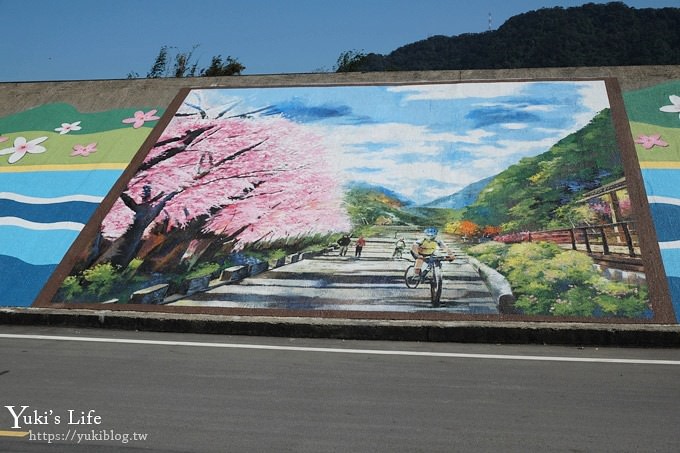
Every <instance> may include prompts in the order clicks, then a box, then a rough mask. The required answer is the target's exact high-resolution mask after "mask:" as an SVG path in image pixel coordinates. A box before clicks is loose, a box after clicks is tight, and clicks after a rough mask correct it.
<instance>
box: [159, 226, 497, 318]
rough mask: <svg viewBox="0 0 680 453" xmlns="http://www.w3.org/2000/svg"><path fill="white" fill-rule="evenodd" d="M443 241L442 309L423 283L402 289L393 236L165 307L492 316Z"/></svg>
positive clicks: (489, 301) (403, 263) (490, 303)
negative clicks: (358, 249) (357, 252)
mask: <svg viewBox="0 0 680 453" xmlns="http://www.w3.org/2000/svg"><path fill="white" fill-rule="evenodd" d="M403 236H404V239H405V241H406V243H407V244H409V245H410V244H412V243H413V242H414V241H415V239H416V238H417V236H416V233H415V232H413V233H407V234H405V235H403ZM444 241H445V242H446V243H447V244H448V245H449V246H451V249H452V250H453V251H454V253H455V254H456V257H457V259H456V261H454V262H452V263H446V262H444V263H443V264H442V266H443V271H444V272H443V280H444V285H443V292H442V299H441V302H442V306H441V307H438V308H433V307H432V306H431V301H430V291H429V285H428V284H422V285H420V286H419V287H418V288H415V289H409V288H407V287H406V285H405V283H404V271H405V270H406V268H407V267H408V266H410V265H411V264H413V259H412V258H411V257H410V254H409V253H408V252H407V251H405V252H404V253H403V255H402V258H401V259H393V258H392V255H393V252H394V245H395V242H396V240H395V239H394V238H393V237H372V238H367V240H366V246H365V247H364V248H363V250H362V253H361V257H359V258H357V257H355V256H354V254H355V247H354V244H355V243H356V238H354V240H353V243H352V246H351V247H350V249H349V251H348V252H347V255H346V256H340V255H339V251H337V250H336V251H333V252H330V253H327V254H323V255H320V256H316V257H313V258H310V259H305V260H302V261H299V262H296V263H292V264H289V265H286V266H283V267H280V268H277V269H272V270H270V271H268V272H265V273H262V274H259V275H256V276H254V277H250V278H247V279H245V280H243V281H241V282H240V283H239V284H231V285H223V286H218V287H216V288H215V289H212V290H210V291H206V292H204V293H196V294H193V295H192V296H189V297H185V298H182V299H181V300H180V301H177V302H174V303H171V304H169V305H178V306H208V307H229V308H235V307H237V308H284V309H292V310H360V311H391V312H402V311H407V312H414V311H429V310H435V311H437V312H447V313H465V314H497V313H498V309H497V306H496V303H495V302H494V300H493V298H492V296H491V294H490V293H489V290H488V288H487V287H486V285H485V283H484V282H483V281H482V279H481V278H480V276H479V274H478V272H477V271H476V270H475V268H474V267H473V266H472V265H471V264H470V263H468V261H467V256H466V255H464V254H463V253H462V252H461V250H460V248H459V247H458V246H456V245H455V244H453V243H452V242H451V239H450V238H444ZM407 249H408V247H407Z"/></svg>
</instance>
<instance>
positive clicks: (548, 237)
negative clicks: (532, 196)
mask: <svg viewBox="0 0 680 453" xmlns="http://www.w3.org/2000/svg"><path fill="white" fill-rule="evenodd" d="M526 236H527V240H528V241H548V242H554V243H557V244H560V245H567V246H570V247H571V249H573V250H581V251H585V252H587V253H589V254H601V255H623V256H629V257H631V258H634V257H639V256H640V244H639V242H638V234H637V230H636V228H635V223H634V222H618V223H609V224H605V225H592V226H585V227H578V228H568V229H567V228H565V229H560V230H548V231H533V232H530V233H527V235H526Z"/></svg>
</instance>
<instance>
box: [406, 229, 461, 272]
mask: <svg viewBox="0 0 680 453" xmlns="http://www.w3.org/2000/svg"><path fill="white" fill-rule="evenodd" d="M423 233H424V234H425V237H424V238H422V239H419V240H417V241H416V242H415V243H414V244H413V246H412V247H411V255H413V258H415V259H416V263H415V268H414V271H415V274H416V275H420V269H421V268H422V267H423V262H424V260H425V258H427V257H429V256H432V255H434V254H435V252H437V251H438V250H440V249H441V250H443V251H444V252H445V253H446V259H447V260H449V261H453V260H454V259H455V255H454V254H453V252H452V251H451V249H450V248H449V247H448V246H447V245H446V244H444V242H442V241H441V240H440V239H438V238H437V234H438V233H439V230H437V229H436V228H435V227H428V228H425V230H424V231H423Z"/></svg>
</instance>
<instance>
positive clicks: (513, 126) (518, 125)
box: [501, 123, 529, 130]
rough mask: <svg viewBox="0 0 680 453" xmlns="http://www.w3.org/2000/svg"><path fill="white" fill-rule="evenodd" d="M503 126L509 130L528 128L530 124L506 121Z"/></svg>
mask: <svg viewBox="0 0 680 453" xmlns="http://www.w3.org/2000/svg"><path fill="white" fill-rule="evenodd" d="M501 127H502V128H503V129H509V130H520V129H526V128H527V127H529V125H528V124H526V123H504V124H501Z"/></svg>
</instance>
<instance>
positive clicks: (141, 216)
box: [97, 117, 350, 267]
mask: <svg viewBox="0 0 680 453" xmlns="http://www.w3.org/2000/svg"><path fill="white" fill-rule="evenodd" d="M325 155H326V148H325V147H324V146H323V145H322V141H321V138H320V137H318V136H315V135H313V134H311V133H309V132H308V131H306V130H305V129H304V128H303V127H302V126H300V125H298V124H297V123H294V122H291V121H289V120H286V119H283V118H279V117H254V118H253V117H251V118H230V119H198V118H194V117H175V118H174V119H173V120H172V121H171V122H170V124H169V125H168V127H167V128H166V129H165V131H164V132H163V134H162V135H161V137H160V138H159V140H158V142H157V143H156V144H155V145H154V146H153V147H152V149H151V151H150V152H149V154H148V155H147V157H146V159H145V160H144V162H143V163H142V164H141V166H140V168H139V170H138V172H137V174H136V175H135V176H134V177H133V178H132V179H131V180H130V182H129V183H128V186H127V189H126V190H125V191H124V192H123V193H122V194H121V196H120V198H119V199H118V200H117V201H116V202H115V204H114V206H113V207H112V209H111V211H110V213H109V214H108V215H107V217H106V218H105V219H104V222H103V224H102V235H103V237H104V238H106V239H108V240H109V241H111V242H112V245H111V246H110V247H109V248H108V249H107V250H105V251H104V253H103V254H102V255H101V256H100V258H99V259H98V260H97V261H98V262H111V263H112V264H114V265H118V266H122V267H125V266H127V264H128V263H130V261H131V260H132V259H133V258H135V256H136V255H137V253H138V252H139V250H140V248H141V247H142V245H143V241H144V240H145V239H146V238H148V237H149V235H150V234H152V233H154V232H157V231H158V230H159V229H160V230H162V231H172V230H173V229H178V228H179V229H181V228H187V226H189V225H191V226H192V229H196V228H197V222H198V225H199V227H200V228H199V229H200V231H202V232H204V233H206V234H209V235H211V236H214V237H221V238H228V239H229V240H233V241H234V243H235V244H236V245H235V247H236V248H237V249H238V248H240V247H243V246H244V245H245V244H247V243H253V242H257V241H262V240H272V241H273V240H277V239H281V238H287V237H297V236H303V235H311V234H319V233H330V232H336V231H343V230H347V229H349V225H350V224H349V220H348V218H347V215H346V213H345V211H344V209H343V208H342V191H341V185H340V183H339V182H338V181H337V179H336V177H335V174H334V172H333V171H332V168H331V167H330V166H329V165H328V164H327V161H326V160H325ZM187 246H188V244H187Z"/></svg>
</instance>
